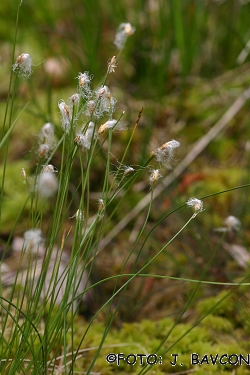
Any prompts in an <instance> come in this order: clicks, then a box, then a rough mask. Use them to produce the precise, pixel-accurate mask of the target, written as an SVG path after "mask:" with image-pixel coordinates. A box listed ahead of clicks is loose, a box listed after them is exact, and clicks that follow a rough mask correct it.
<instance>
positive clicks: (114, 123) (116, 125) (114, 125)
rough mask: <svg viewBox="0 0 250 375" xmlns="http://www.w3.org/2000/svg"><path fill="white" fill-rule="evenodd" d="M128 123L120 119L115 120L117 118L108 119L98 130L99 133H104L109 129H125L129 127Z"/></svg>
mask: <svg viewBox="0 0 250 375" xmlns="http://www.w3.org/2000/svg"><path fill="white" fill-rule="evenodd" d="M126 125H127V124H126V123H124V122H122V121H119V120H115V119H113V120H108V121H107V122H105V124H103V125H101V126H100V128H99V130H98V134H102V133H104V132H105V131H106V130H108V129H114V130H125V129H127V127H126Z"/></svg>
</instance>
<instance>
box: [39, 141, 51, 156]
mask: <svg viewBox="0 0 250 375" xmlns="http://www.w3.org/2000/svg"><path fill="white" fill-rule="evenodd" d="M50 150H51V147H50V145H49V144H48V143H43V144H41V145H40V146H39V149H38V156H39V158H40V159H42V158H45V157H46V156H48V154H49V152H50Z"/></svg>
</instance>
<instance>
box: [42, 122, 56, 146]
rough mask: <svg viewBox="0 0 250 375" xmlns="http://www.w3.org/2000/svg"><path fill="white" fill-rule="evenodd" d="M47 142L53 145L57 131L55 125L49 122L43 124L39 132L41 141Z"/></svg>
mask: <svg viewBox="0 0 250 375" xmlns="http://www.w3.org/2000/svg"><path fill="white" fill-rule="evenodd" d="M42 142H45V143H46V144H47V145H48V146H49V147H51V148H52V147H53V145H54V143H55V131H54V126H53V125H52V124H51V123H49V122H47V123H46V124H44V125H43V127H42V131H41V133H40V134H39V143H42Z"/></svg>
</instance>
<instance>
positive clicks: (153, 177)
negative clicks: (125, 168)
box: [149, 169, 162, 184]
mask: <svg viewBox="0 0 250 375" xmlns="http://www.w3.org/2000/svg"><path fill="white" fill-rule="evenodd" d="M161 177H162V175H161V174H160V171H159V169H152V170H151V173H150V176H149V181H150V183H151V184H153V183H154V182H155V181H157V180H159V178H161Z"/></svg>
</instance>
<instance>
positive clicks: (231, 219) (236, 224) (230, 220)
mask: <svg viewBox="0 0 250 375" xmlns="http://www.w3.org/2000/svg"><path fill="white" fill-rule="evenodd" d="M224 225H225V227H226V229H227V231H228V232H232V231H239V230H240V228H241V222H240V220H239V219H237V217H235V216H232V215H230V216H228V217H227V218H226V219H225V221H224Z"/></svg>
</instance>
